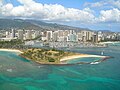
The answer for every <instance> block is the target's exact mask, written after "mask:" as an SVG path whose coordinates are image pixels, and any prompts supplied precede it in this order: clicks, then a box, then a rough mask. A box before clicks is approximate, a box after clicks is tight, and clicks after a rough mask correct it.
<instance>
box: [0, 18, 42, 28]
mask: <svg viewBox="0 0 120 90" xmlns="http://www.w3.org/2000/svg"><path fill="white" fill-rule="evenodd" d="M10 28H17V29H41V28H40V27H39V26H37V25H34V24H32V23H30V22H26V21H25V20H17V19H16V20H15V19H0V29H10Z"/></svg>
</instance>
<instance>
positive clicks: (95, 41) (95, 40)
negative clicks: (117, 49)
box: [92, 34, 98, 43]
mask: <svg viewBox="0 0 120 90" xmlns="http://www.w3.org/2000/svg"><path fill="white" fill-rule="evenodd" d="M92 42H93V43H98V35H97V34H94V35H93V37H92Z"/></svg>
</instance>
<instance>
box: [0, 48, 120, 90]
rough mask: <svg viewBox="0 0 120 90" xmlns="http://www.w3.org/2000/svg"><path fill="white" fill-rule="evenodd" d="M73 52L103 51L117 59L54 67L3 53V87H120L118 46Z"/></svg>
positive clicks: (32, 89) (19, 89)
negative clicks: (93, 63)
mask: <svg viewBox="0 0 120 90" xmlns="http://www.w3.org/2000/svg"><path fill="white" fill-rule="evenodd" d="M71 51H73V52H81V53H87V54H96V55H100V54H101V52H102V51H104V55H108V56H113V57H114V58H111V59H108V60H107V61H104V62H102V63H99V64H95V65H91V64H85V65H72V66H52V65H39V64H36V63H34V62H31V61H28V60H26V59H23V58H21V57H19V56H18V55H17V54H16V53H11V52H0V90H120V70H119V69H120V47H119V46H117V47H116V46H109V47H108V48H101V49H100V48H83V49H80V48H74V49H71ZM87 59H88V58H87ZM92 60H93V59H92Z"/></svg>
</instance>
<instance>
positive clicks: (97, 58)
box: [67, 57, 102, 64]
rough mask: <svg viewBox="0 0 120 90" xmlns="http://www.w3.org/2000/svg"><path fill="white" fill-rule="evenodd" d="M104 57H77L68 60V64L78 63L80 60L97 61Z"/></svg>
mask: <svg viewBox="0 0 120 90" xmlns="http://www.w3.org/2000/svg"><path fill="white" fill-rule="evenodd" d="M101 59H102V58H99V57H86V58H77V59H72V60H69V61H67V63H68V64H76V63H79V62H95V61H98V60H101Z"/></svg>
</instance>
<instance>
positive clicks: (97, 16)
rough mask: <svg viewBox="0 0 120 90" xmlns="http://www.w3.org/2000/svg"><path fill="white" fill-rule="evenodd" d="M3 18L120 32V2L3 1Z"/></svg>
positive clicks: (0, 2) (0, 7)
mask: <svg viewBox="0 0 120 90" xmlns="http://www.w3.org/2000/svg"><path fill="white" fill-rule="evenodd" d="M0 18H20V19H35V20H42V21H45V22H52V23H59V24H65V25H70V26H75V27H82V28H89V29H92V30H111V31H120V0H0Z"/></svg>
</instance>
